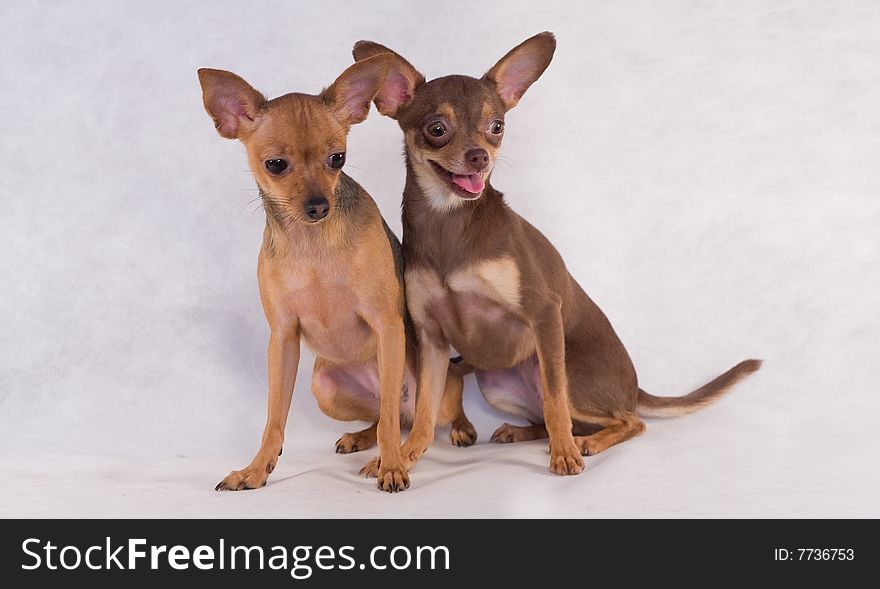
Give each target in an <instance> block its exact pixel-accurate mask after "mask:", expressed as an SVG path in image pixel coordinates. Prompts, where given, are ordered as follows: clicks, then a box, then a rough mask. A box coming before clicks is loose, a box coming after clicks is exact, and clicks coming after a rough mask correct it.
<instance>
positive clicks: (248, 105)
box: [199, 68, 266, 139]
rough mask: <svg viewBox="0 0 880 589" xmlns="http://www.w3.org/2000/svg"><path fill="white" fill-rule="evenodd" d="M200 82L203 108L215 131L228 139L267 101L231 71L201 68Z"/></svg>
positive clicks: (252, 117) (255, 116)
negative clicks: (209, 116) (212, 120)
mask: <svg viewBox="0 0 880 589" xmlns="http://www.w3.org/2000/svg"><path fill="white" fill-rule="evenodd" d="M199 82H200V83H201V85H202V99H203V100H204V102H205V110H207V111H208V114H209V115H211V118H212V119H214V126H215V127H216V128H217V132H218V133H220V135H221V136H223V137H226V138H227V139H235V138H236V137H238V136H239V135H240V134H241V130H242V127H243V126H244V125H247V124H249V123H251V122H253V121H254V119H256V118H257V115H258V114H259V112H260V109H262V108H263V107H264V106H265V105H266V97H265V96H263V95H262V94H260V93H259V92H257V91H256V90H254V89H253V88H251V85H250V84H248V83H247V82H245V81H244V80H242V79H241V78H239V77H238V76H236V75H235V74H233V73H232V72H227V71H224V70H212V69H209V68H202V69H200V70H199Z"/></svg>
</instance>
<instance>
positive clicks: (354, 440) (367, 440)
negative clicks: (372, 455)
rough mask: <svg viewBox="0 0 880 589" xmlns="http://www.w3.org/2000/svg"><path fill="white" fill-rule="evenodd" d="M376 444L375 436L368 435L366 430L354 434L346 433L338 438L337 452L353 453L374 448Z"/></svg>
mask: <svg viewBox="0 0 880 589" xmlns="http://www.w3.org/2000/svg"><path fill="white" fill-rule="evenodd" d="M375 445H376V438H375V436H368V435H366V434H364V432H355V433H353V434H345V435H343V436H342V437H341V438H339V439H338V440H336V453H337V454H352V453H354V452H360V451H361V450H366V449H368V448H372V447H373V446H375Z"/></svg>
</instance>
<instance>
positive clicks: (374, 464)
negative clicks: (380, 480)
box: [360, 456, 382, 479]
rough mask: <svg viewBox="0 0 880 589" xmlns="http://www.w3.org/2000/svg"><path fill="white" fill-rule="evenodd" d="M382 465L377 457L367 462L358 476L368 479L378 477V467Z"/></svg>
mask: <svg viewBox="0 0 880 589" xmlns="http://www.w3.org/2000/svg"><path fill="white" fill-rule="evenodd" d="M381 464H382V461H381V460H380V459H379V457H378V456H376V457H375V458H373V459H372V460H370V461H369V462H367V463H366V464H365V465H364V466H363V468H361V472H360V474H361V475H363V476H365V477H367V478H368V479H372V478H376V477H378V476H379V466H380V465H381Z"/></svg>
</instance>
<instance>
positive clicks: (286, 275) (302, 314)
mask: <svg viewBox="0 0 880 589" xmlns="http://www.w3.org/2000/svg"><path fill="white" fill-rule="evenodd" d="M277 278H278V279H277V280H276V284H274V285H273V287H272V288H271V291H272V294H271V295H270V296H271V298H272V299H273V300H272V304H273V307H275V309H276V312H278V313H281V314H284V315H286V316H287V318H295V319H296V320H297V321H298V323H299V329H300V334H301V335H302V337H303V339H304V340H305V342H306V344H308V346H309V347H310V348H312V350H314V351H315V352H316V353H317V354H318V355H320V356H323V357H325V358H327V359H330V360H336V361H340V362H343V361H345V362H348V361H352V360H356V359H361V358H362V357H364V356H369V355H370V354H371V353H372V351H373V348H374V345H375V342H374V339H373V334H372V330H370V328H369V326H368V325H367V324H366V322H364V320H363V319H362V318H361V315H360V314H359V311H360V304H359V300H358V297H357V293H356V292H355V291H354V289H353V288H352V287H351V284H350V277H349V276H347V275H346V274H345V273H343V272H340V271H338V270H334V269H333V268H332V267H329V268H319V267H316V266H310V267H299V268H291V269H287V270H286V271H284V272H283V273H281V274H280V275H278V276H277Z"/></svg>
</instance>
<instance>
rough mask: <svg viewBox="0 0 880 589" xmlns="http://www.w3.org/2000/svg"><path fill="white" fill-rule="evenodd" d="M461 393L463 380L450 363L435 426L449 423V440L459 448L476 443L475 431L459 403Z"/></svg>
mask: <svg viewBox="0 0 880 589" xmlns="http://www.w3.org/2000/svg"><path fill="white" fill-rule="evenodd" d="M463 391H464V378H463V377H462V375H461V374H459V373H458V371H457V370H456V369H455V365H454V364H452V363H450V364H449V370H448V371H447V373H446V388H445V390H444V391H443V400H442V401H441V405H440V412H439V414H438V416H437V425H446V424H447V423H451V424H452V429H451V430H450V431H449V438H450V440H451V441H452V445H453V446H458V447H460V448H464V447H465V446H471V445H473V444H474V443H475V442H476V441H477V430H476V428H474V424H472V423H471V422H470V420H469V419H468V418H467V416H466V415H465V414H464V407H463V406H462V403H461V397H462V393H463Z"/></svg>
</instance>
